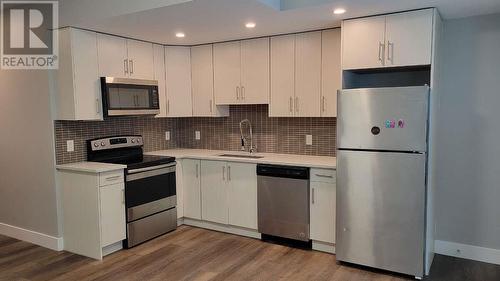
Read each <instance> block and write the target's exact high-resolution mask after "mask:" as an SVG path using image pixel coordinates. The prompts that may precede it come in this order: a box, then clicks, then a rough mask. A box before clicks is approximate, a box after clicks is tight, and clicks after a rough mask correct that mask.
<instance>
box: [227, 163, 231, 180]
mask: <svg viewBox="0 0 500 281" xmlns="http://www.w3.org/2000/svg"><path fill="white" fill-rule="evenodd" d="M227 180H228V181H231V166H227Z"/></svg>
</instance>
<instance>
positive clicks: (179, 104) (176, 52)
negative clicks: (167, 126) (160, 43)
mask: <svg viewBox="0 0 500 281" xmlns="http://www.w3.org/2000/svg"><path fill="white" fill-rule="evenodd" d="M165 66H166V85H167V86H166V89H167V116H168V117H189V116H193V106H192V97H191V50H190V48H189V47H165Z"/></svg>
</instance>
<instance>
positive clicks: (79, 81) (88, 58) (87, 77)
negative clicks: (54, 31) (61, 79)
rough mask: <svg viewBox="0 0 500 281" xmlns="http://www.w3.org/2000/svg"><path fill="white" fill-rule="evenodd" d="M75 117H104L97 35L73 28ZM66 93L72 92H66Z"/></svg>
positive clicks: (84, 118) (87, 118) (90, 118)
mask: <svg viewBox="0 0 500 281" xmlns="http://www.w3.org/2000/svg"><path fill="white" fill-rule="evenodd" d="M71 54H72V59H73V77H72V79H74V95H75V119H76V120H98V119H102V108H101V107H102V101H101V82H100V80H99V75H98V71H99V66H98V58H97V35H96V34H95V33H94V32H89V31H83V30H78V29H71ZM65 94H71V92H70V93H65Z"/></svg>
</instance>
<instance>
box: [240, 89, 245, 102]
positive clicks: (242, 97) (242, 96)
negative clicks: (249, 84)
mask: <svg viewBox="0 0 500 281" xmlns="http://www.w3.org/2000/svg"><path fill="white" fill-rule="evenodd" d="M241 99H242V100H244V99H245V86H241Z"/></svg>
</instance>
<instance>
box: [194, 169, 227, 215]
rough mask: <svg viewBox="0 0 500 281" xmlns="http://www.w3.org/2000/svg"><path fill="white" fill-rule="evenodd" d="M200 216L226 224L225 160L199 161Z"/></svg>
mask: <svg viewBox="0 0 500 281" xmlns="http://www.w3.org/2000/svg"><path fill="white" fill-rule="evenodd" d="M201 218H202V219H203V220H205V221H211V222H216V223H221V224H228V205H227V167H226V162H221V161H208V160H206V161H205V160H204V161H201Z"/></svg>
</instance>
